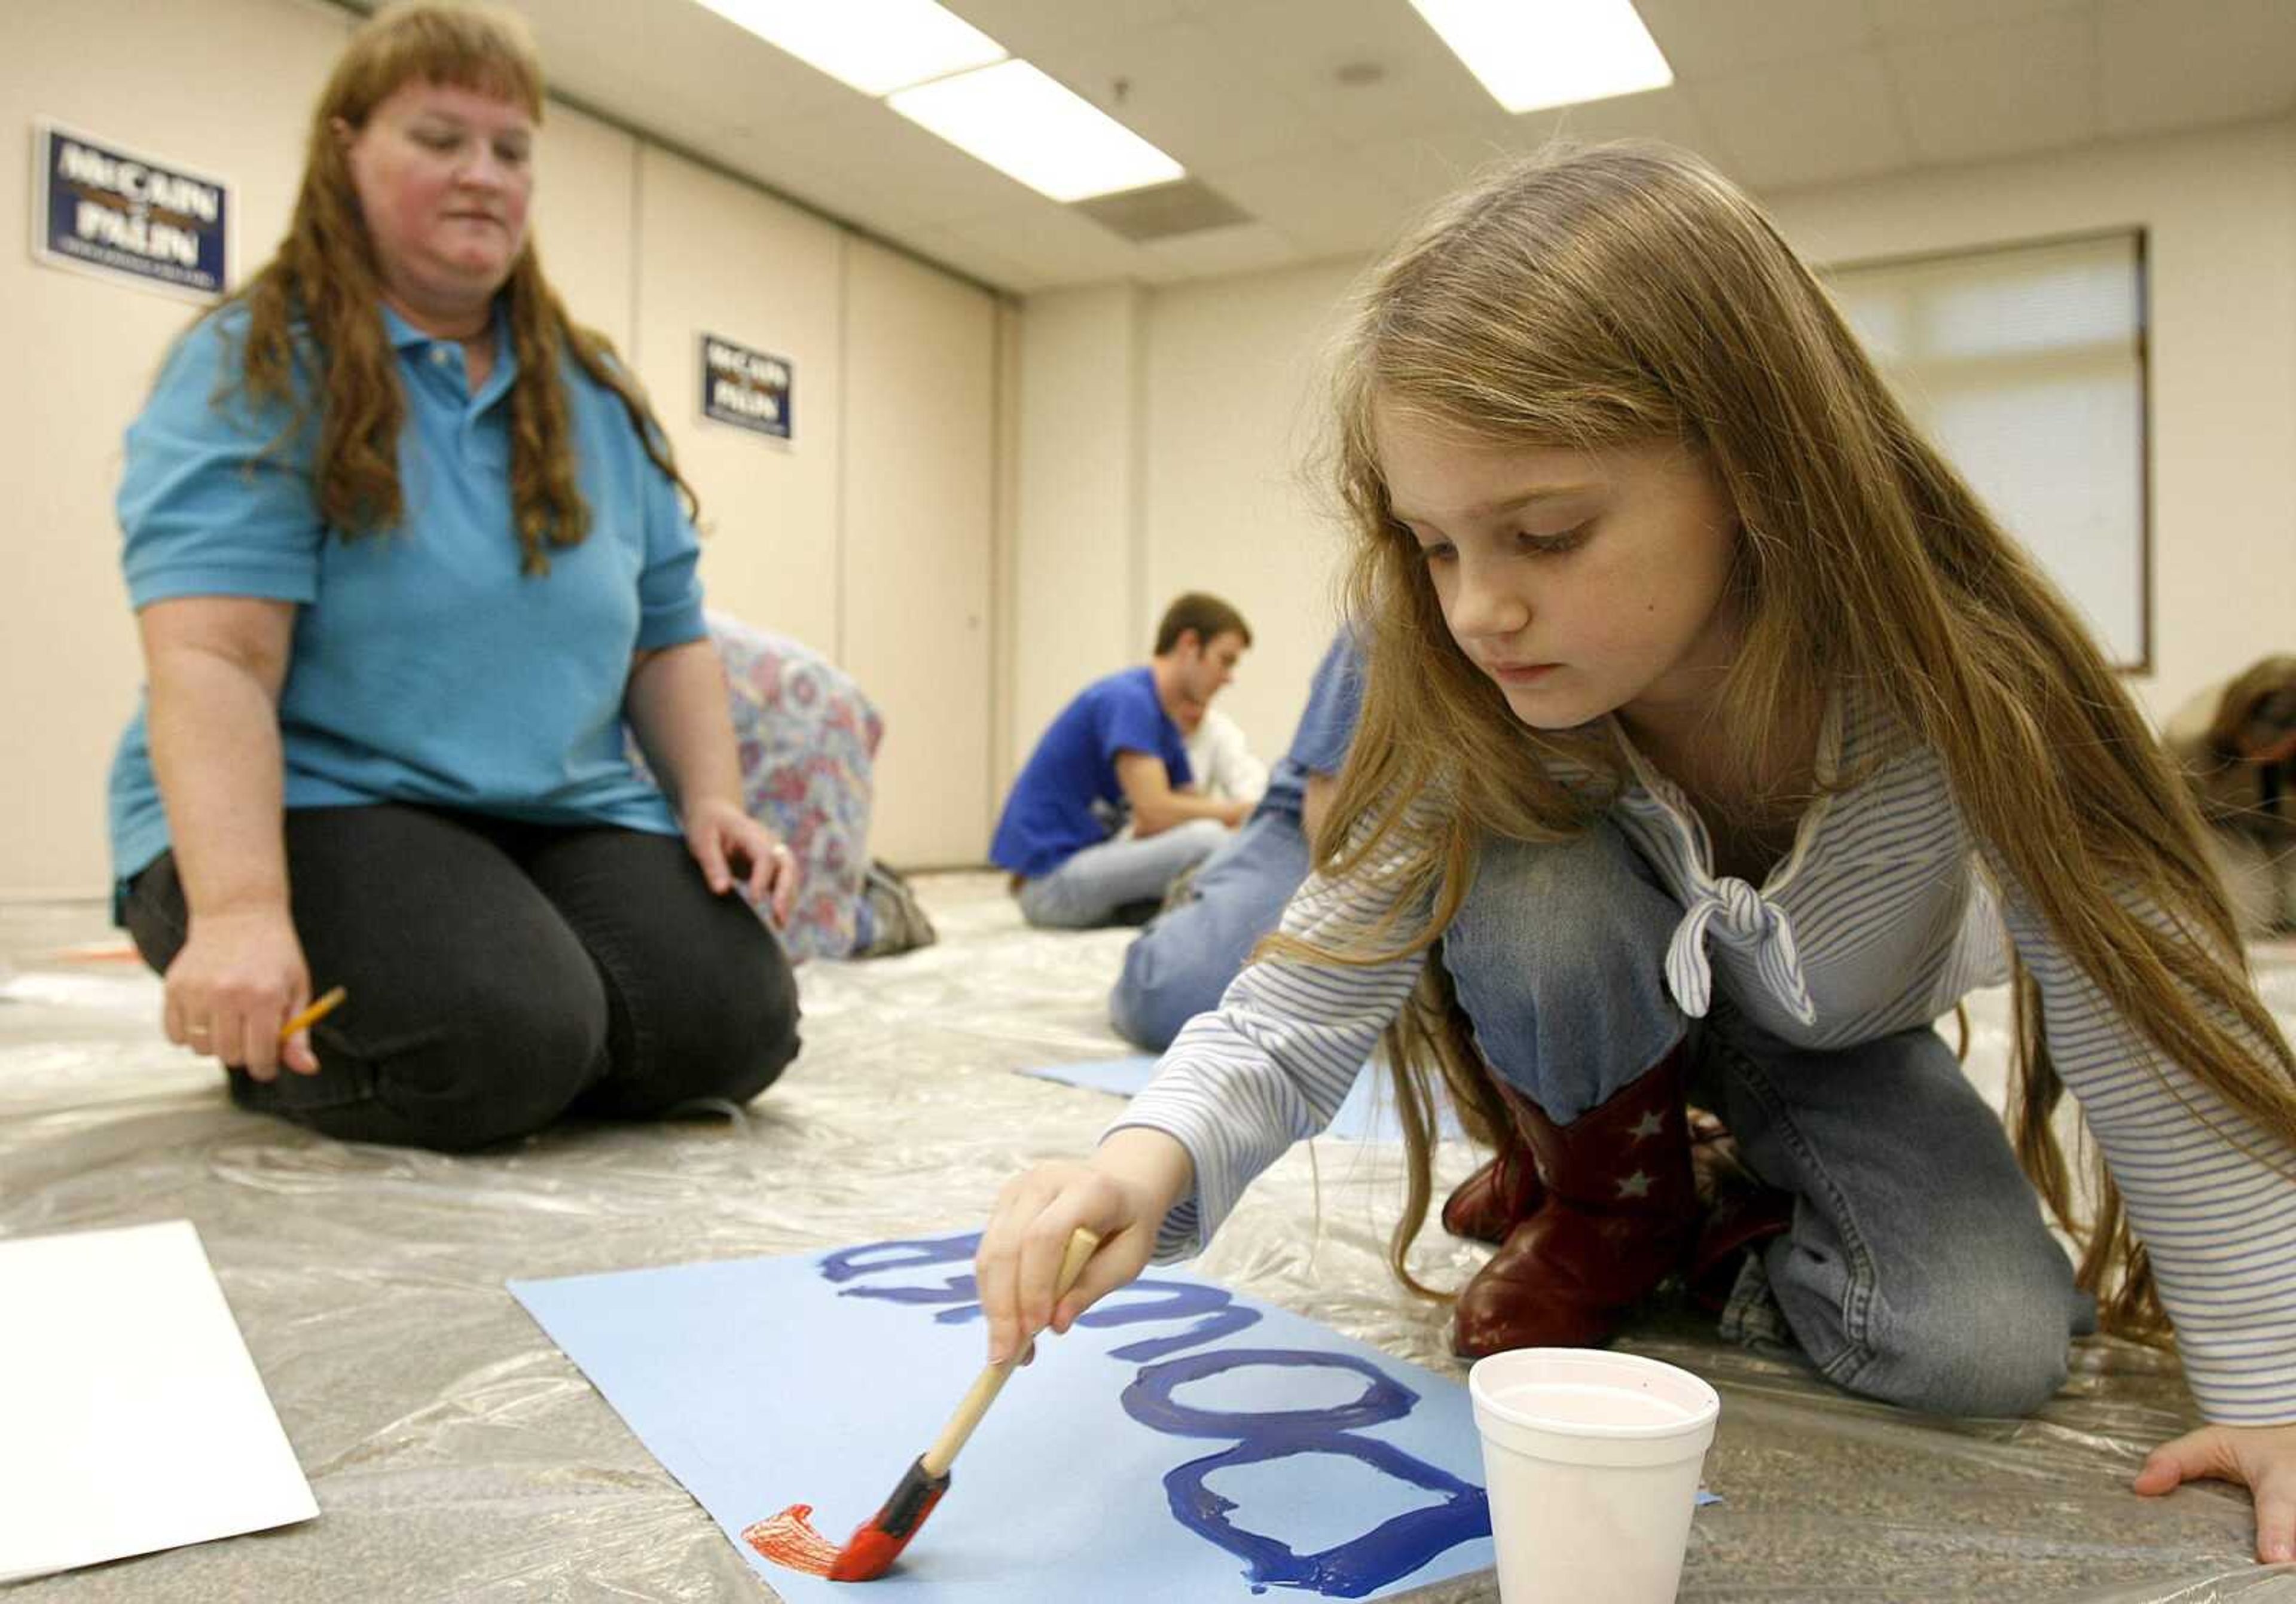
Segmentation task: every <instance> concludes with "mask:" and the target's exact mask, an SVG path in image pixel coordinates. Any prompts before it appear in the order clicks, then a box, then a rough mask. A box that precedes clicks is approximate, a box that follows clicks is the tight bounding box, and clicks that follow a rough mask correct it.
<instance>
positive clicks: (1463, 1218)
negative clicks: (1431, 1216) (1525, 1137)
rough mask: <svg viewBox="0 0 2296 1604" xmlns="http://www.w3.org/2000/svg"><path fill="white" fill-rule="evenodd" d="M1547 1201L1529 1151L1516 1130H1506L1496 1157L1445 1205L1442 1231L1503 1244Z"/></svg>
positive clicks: (1536, 1164) (1462, 1186) (1452, 1194)
mask: <svg viewBox="0 0 2296 1604" xmlns="http://www.w3.org/2000/svg"><path fill="white" fill-rule="evenodd" d="M1545 1200H1546V1187H1545V1186H1544V1185H1542V1184H1540V1183H1539V1179H1538V1163H1537V1162H1536V1161H1535V1160H1534V1159H1533V1158H1531V1156H1530V1150H1529V1148H1527V1147H1525V1146H1523V1144H1522V1138H1521V1137H1520V1136H1517V1135H1516V1134H1515V1133H1513V1131H1511V1130H1509V1131H1503V1132H1501V1133H1499V1150H1498V1155H1497V1157H1496V1158H1492V1159H1491V1160H1489V1161H1488V1163H1486V1164H1485V1165H1484V1166H1482V1168H1480V1169H1479V1170H1477V1171H1476V1172H1475V1173H1474V1174H1472V1175H1470V1176H1468V1177H1467V1178H1466V1179H1465V1180H1464V1181H1462V1182H1460V1183H1459V1184H1458V1187H1457V1188H1456V1190H1455V1191H1453V1192H1452V1193H1451V1196H1450V1199H1449V1200H1448V1201H1447V1202H1446V1203H1445V1204H1444V1205H1443V1229H1444V1230H1446V1231H1447V1232H1450V1233H1451V1234H1452V1235H1453V1236H1456V1237H1466V1238H1469V1239H1470V1240H1474V1241H1478V1242H1490V1243H1494V1244H1497V1243H1499V1242H1504V1241H1505V1240H1506V1233H1507V1232H1510V1231H1513V1229H1514V1228H1515V1227H1516V1226H1517V1225H1518V1224H1520V1223H1522V1222H1523V1221H1525V1220H1527V1219H1529V1218H1530V1216H1531V1214H1532V1213H1533V1211H1535V1210H1536V1209H1537V1208H1538V1206H1539V1204H1540V1203H1542V1202H1544V1201H1545Z"/></svg>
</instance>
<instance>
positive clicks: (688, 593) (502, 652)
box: [111, 307, 706, 882]
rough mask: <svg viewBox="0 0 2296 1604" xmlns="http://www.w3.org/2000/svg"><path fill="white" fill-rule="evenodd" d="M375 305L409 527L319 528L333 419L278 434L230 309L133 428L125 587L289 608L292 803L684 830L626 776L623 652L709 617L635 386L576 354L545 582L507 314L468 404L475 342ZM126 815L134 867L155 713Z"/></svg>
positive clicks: (149, 847)
mask: <svg viewBox="0 0 2296 1604" xmlns="http://www.w3.org/2000/svg"><path fill="white" fill-rule="evenodd" d="M382 320H383V323H384V325H385V328H386V329H387V331H388V333H389V341H390V345H391V348H392V349H393V351H394V352H395V353H396V355H397V357H398V376H399V381H400V382H401V384H402V385H403V386H404V388H405V391H406V424H405V427H404V429H403V430H402V431H401V433H400V435H399V443H398V472H399V484H400V487H401V490H402V493H403V495H404V498H405V506H406V512H405V517H404V520H403V521H402V523H401V524H400V525H399V526H398V528H391V529H388V530H381V531H377V532H375V533H373V534H369V535H362V536H357V537H356V538H353V539H348V540H347V539H343V538H341V537H340V536H337V535H335V534H334V533H332V531H330V530H329V529H327V528H325V527H324V525H323V524H322V523H321V521H320V517H319V511H318V506H317V503H316V498H315V496H314V495H313V479H312V470H311V462H312V456H313V452H314V447H315V446H316V440H317V435H318V427H317V422H316V417H311V418H307V419H306V421H305V422H304V424H303V426H302V427H301V428H300V429H299V430H298V431H297V432H296V433H295V434H294V435H293V436H291V438H286V439H284V440H279V436H280V432H281V430H282V428H283V426H284V425H285V424H286V422H287V420H288V418H289V416H290V409H288V408H287V407H285V406H283V405H264V406H255V405H252V404H250V401H249V400H248V398H247V397H246V395H245V393H244V391H243V389H240V388H239V387H238V386H237V384H236V382H235V381H236V379H237V377H238V373H239V367H238V364H239V361H240V352H241V346H242V337H243V335H244V332H245V329H246V323H247V315H246V312H245V309H244V308H243V307H227V308H225V310H224V311H222V312H219V313H217V314H216V315H213V316H210V317H209V318H207V319H205V320H203V321H202V322H201V323H198V324H196V325H195V326H194V327H193V329H192V330H191V331H189V332H188V333H186V334H185V335H184V338H183V339H182V340H180V341H178V342H177V344H176V349H175V350H174V351H173V352H172V353H171V354H170V356H168V362H167V364H166V366H165V368H164V369H163V370H162V371H161V372H160V379H159V382H158V384H157V385H156V386H155V387H154V388H153V390H152V397H151V399H150V400H149V401H148V402H147V403H146V404H145V405H144V407H143V412H142V413H141V414H140V415H139V416H138V417H137V418H136V420H135V422H134V423H133V424H132V425H130V427H129V428H128V430H127V470H126V473H125V475H124V477H123V478H122V479H121V481H120V487H119V523H120V528H121V529H122V531H123V532H124V534H125V536H126V551H125V554H124V556H123V559H122V565H123V567H124V569H125V570H126V574H127V593H128V598H129V600H130V601H131V602H132V603H133V604H134V605H135V607H136V608H137V609H138V610H141V609H142V608H144V607H146V606H149V605H150V604H151V603H152V602H154V601H165V600H167V599H168V598H170V597H176V596H261V597H267V598H270V599H273V600H275V601H292V602H294V603H296V615H295V630H294V638H293V643H292V646H291V653H290V656H289V659H288V665H287V675H286V680H285V683H284V684H283V686H282V688H281V691H280V695H279V731H280V740H281V744H282V747H283V754H284V758H285V771H286V772H285V782H286V784H285V801H286V805H287V806H289V807H291V808H293V807H330V806H359V805H365V804H373V803H378V802H412V803H422V804H429V805H433V806H445V807H454V808H463V809H468V810H471V811H473V812H478V813H483V814H494V815H496V816H500V817H505V818H514V819H522V820H529V821H535V822H545V823H562V824H581V823H603V824H616V825H622V826H626V827H627V828H631V829H636V830H647V831H657V832H660V833H663V834H675V833H676V831H677V825H676V821H675V820H674V819H673V818H672V816H671V814H670V810H669V807H668V804H667V802H665V801H664V799H663V798H662V795H661V792H660V790H658V789H657V788H656V787H654V786H653V785H652V783H650V782H648V781H646V780H644V779H643V778H642V777H640V776H639V774H638V773H636V772H635V770H634V769H633V768H632V767H631V765H630V763H629V760H628V758H627V756H626V753H625V748H624V745H623V727H622V702H623V695H624V692H625V690H626V688H627V684H628V681H629V672H630V658H631V654H632V653H633V652H635V651H641V650H645V649H651V648H654V647H661V646H670V645H675V644H676V643H677V642H682V641H691V640H696V639H699V638H701V636H702V635H703V634H705V633H706V631H705V628H704V626H703V624H702V618H701V583H700V580H699V578H698V577H696V575H695V573H694V559H695V556H696V554H697V550H696V546H695V542H694V533H693V525H692V523H691V522H689V521H688V520H687V519H686V517H685V510H684V508H683V507H682V506H681V505H680V504H679V503H678V500H677V495H676V487H674V486H673V485H672V484H671V483H670V480H669V479H668V476H667V475H665V474H664V473H663V472H662V471H660V469H659V468H656V467H655V466H654V464H653V462H652V460H651V459H650V458H649V457H648V456H647V455H646V453H645V447H644V444H643V443H642V442H641V440H640V439H639V437H638V434H637V432H636V430H635V429H634V428H633V427H632V425H631V422H630V419H629V415H628V413H627V412H626V411H624V409H623V407H622V404H621V402H620V400H619V398H618V397H616V396H615V395H614V393H613V392H612V391H611V390H610V389H606V388H605V387H603V386H602V385H600V384H598V383H596V382H595V381H593V380H592V379H591V378H590V377H589V375H588V374H586V373H585V372H582V370H581V368H580V366H579V365H578V364H577V363H575V362H574V361H573V360H572V359H571V357H567V358H565V359H563V360H562V364H561V365H562V370H563V373H564V381H565V385H566V398H567V405H568V412H569V414H570V422H571V426H572V448H573V454H574V462H575V474H576V481H577V483H578V484H579V485H580V487H581V490H582V495H583V498H584V500H585V501H586V502H587V503H588V504H589V509H590V531H589V535H588V537H587V538H586V539H585V540H584V541H583V542H582V543H581V544H579V545H575V546H564V547H552V548H550V549H549V557H550V571H549V573H548V574H547V575H542V576H532V575H527V574H523V573H521V571H520V569H519V563H520V558H521V552H520V548H519V543H518V537H517V535H516V533H515V528H514V525H513V524H512V511H511V494H510V452H511V441H510V410H511V409H510V391H511V385H512V381H514V380H515V379H516V378H517V373H518V368H517V359H516V357H515V356H513V355H512V350H511V341H510V330H509V324H508V320H507V319H506V318H505V317H504V316H503V315H500V314H499V312H498V313H497V315H496V319H495V364H494V370H493V372H490V373H489V374H488V376H487V380H486V382H485V383H484V384H483V385H481V386H480V389H479V390H478V393H477V394H475V395H473V394H472V393H471V389H470V387H469V384H468V382H467V380H466V377H465V373H464V369H463V350H462V347H461V345H460V344H459V343H458V342H456V341H455V340H432V339H431V338H430V337H429V336H428V335H426V334H423V333H422V332H420V331H417V330H415V329H414V327H413V326H411V325H410V324H408V323H406V322H405V321H404V320H403V319H401V318H399V317H398V315H395V314H394V313H392V312H391V311H390V310H389V308H388V307H386V308H383V310H382ZM300 345H301V355H302V356H303V358H304V360H303V362H302V363H301V364H299V365H300V367H301V371H302V372H303V374H304V378H305V381H308V379H309V373H310V358H311V348H310V346H309V343H308V341H307V340H304V341H302V342H300ZM275 441H277V442H278V443H277V444H276V445H275V444H274V442H275ZM167 846H168V821H167V815H166V813H165V810H164V809H163V808H162V806H161V804H160V792H159V788H158V786H157V784H156V783H155V782H154V781H153V778H152V762H151V754H150V749H149V746H148V743H147V741H146V736H145V727H144V715H143V708H140V707H139V708H137V710H136V713H135V717H134V718H133V719H132V720H131V721H130V722H129V724H128V726H127V732H126V733H125V734H124V735H123V736H122V737H121V738H120V742H119V752H118V754H117V756H116V757H114V759H113V762H112V768H111V854H112V867H113V872H114V874H115V875H116V876H117V877H118V879H119V880H120V881H122V882H125V881H126V880H128V879H130V878H132V877H133V876H134V875H135V873H137V872H139V871H141V870H142V869H143V868H144V867H145V866H146V865H148V864H149V863H151V862H152V860H153V859H154V858H156V857H158V856H159V855H160V853H161V852H162V851H163V850H165V849H166V847H167Z"/></svg>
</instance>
